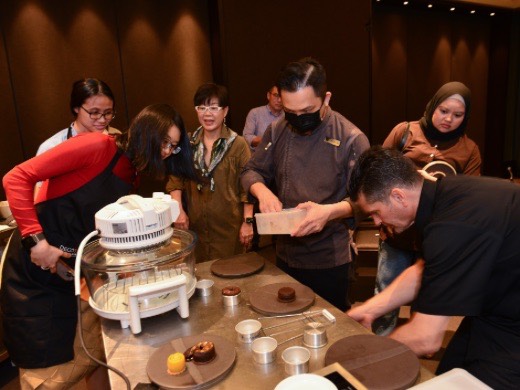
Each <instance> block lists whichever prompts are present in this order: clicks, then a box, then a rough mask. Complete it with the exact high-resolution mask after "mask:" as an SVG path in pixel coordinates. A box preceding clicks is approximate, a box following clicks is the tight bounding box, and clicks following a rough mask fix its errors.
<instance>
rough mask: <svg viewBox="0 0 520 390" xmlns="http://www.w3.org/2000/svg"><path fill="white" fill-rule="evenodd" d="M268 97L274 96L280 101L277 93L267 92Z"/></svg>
mask: <svg viewBox="0 0 520 390" xmlns="http://www.w3.org/2000/svg"><path fill="white" fill-rule="evenodd" d="M269 95H271V96H274V97H275V98H276V99H280V94H279V93H278V92H269Z"/></svg>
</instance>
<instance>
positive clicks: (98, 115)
mask: <svg viewBox="0 0 520 390" xmlns="http://www.w3.org/2000/svg"><path fill="white" fill-rule="evenodd" d="M80 108H82V109H83V111H85V112H86V113H87V114H88V116H89V117H90V119H93V120H95V121H97V120H98V119H101V117H103V118H105V120H106V121H108V122H110V121H111V120H112V119H114V118H115V117H116V113H115V112H113V111H109V112H105V113H104V114H102V113H100V112H90V111H88V110H87V109H86V108H85V107H83V106H80Z"/></svg>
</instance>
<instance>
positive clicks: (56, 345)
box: [0, 150, 131, 368]
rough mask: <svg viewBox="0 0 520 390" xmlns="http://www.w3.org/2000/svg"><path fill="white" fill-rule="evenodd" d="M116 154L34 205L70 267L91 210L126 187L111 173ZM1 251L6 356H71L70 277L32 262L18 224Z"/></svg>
mask: <svg viewBox="0 0 520 390" xmlns="http://www.w3.org/2000/svg"><path fill="white" fill-rule="evenodd" d="M121 155H122V152H121V151H119V150H118V151H117V152H116V154H115V156H114V157H113V158H112V160H111V162H110V163H109V165H108V166H107V168H106V169H105V170H104V171H103V172H101V173H100V174H99V175H98V176H96V177H95V178H94V179H92V180H91V181H90V182H88V183H86V184H84V185H83V186H82V187H80V188H78V189H76V190H74V191H72V192H70V193H68V194H66V195H64V196H62V197H59V198H56V199H50V200H47V201H45V202H42V203H41V204H38V205H37V207H36V210H37V213H38V220H39V221H40V224H41V225H42V227H43V232H44V234H45V237H46V239H47V241H48V242H49V244H50V245H53V246H55V247H57V248H60V249H62V250H63V251H67V252H69V253H72V254H73V257H72V258H70V259H64V260H65V261H66V262H67V263H68V265H69V266H71V267H72V268H74V262H75V254H76V251H77V248H78V246H79V244H80V242H81V240H83V238H85V236H86V235H87V234H88V233H90V232H92V231H93V230H94V229H95V221H94V214H95V213H96V212H97V211H98V210H99V209H101V208H103V207H104V206H106V205H107V204H109V203H113V202H115V201H116V200H117V199H118V198H119V197H121V196H123V195H127V194H128V193H129V191H130V189H131V184H129V183H125V182H124V181H123V180H121V179H120V178H118V177H117V176H116V175H114V174H113V173H112V169H113V168H114V166H115V165H116V163H117V161H118V160H119V158H120V157H121ZM6 251H7V254H6V258H5V262H4V269H3V274H2V289H1V294H0V304H1V309H2V325H3V332H4V343H5V345H6V347H7V350H8V352H9V357H10V358H11V360H12V361H13V363H14V364H15V365H17V366H18V367H21V368H43V367H50V366H53V365H57V364H61V363H65V362H68V361H70V360H72V359H73V358H74V349H73V346H74V337H75V334H76V323H77V307H76V306H77V305H76V298H75V295H74V283H73V282H66V281H64V280H63V279H61V278H60V277H59V276H58V275H57V274H52V273H50V272H49V271H44V270H42V269H41V268H40V267H39V266H37V265H35V264H33V263H32V262H31V259H30V256H29V254H28V252H27V251H26V250H25V249H24V248H23V247H22V246H21V237H20V232H19V230H16V231H15V233H14V234H13V237H12V238H11V242H10V245H9V247H8V248H6Z"/></svg>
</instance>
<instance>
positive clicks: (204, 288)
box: [195, 279, 215, 297]
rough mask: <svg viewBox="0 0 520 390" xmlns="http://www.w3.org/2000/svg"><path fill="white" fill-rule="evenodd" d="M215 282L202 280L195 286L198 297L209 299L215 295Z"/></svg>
mask: <svg viewBox="0 0 520 390" xmlns="http://www.w3.org/2000/svg"><path fill="white" fill-rule="evenodd" d="M214 284H215V282H214V281H213V280H210V279H201V280H199V281H198V282H197V284H196V285H195V288H196V289H197V293H198V295H200V296H201V297H207V296H208V295H211V294H212V293H213V285H214Z"/></svg>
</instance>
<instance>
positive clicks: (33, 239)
mask: <svg viewBox="0 0 520 390" xmlns="http://www.w3.org/2000/svg"><path fill="white" fill-rule="evenodd" d="M43 240H45V236H44V234H43V233H36V234H29V235H28V236H25V237H24V238H22V246H23V247H24V248H25V249H26V250H28V251H30V250H31V248H32V247H33V246H35V245H36V244H38V243H39V242H40V241H43Z"/></svg>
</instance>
